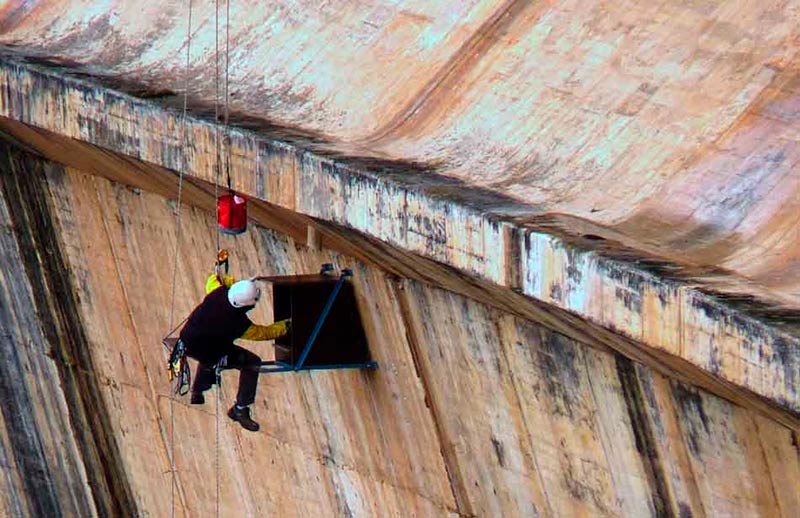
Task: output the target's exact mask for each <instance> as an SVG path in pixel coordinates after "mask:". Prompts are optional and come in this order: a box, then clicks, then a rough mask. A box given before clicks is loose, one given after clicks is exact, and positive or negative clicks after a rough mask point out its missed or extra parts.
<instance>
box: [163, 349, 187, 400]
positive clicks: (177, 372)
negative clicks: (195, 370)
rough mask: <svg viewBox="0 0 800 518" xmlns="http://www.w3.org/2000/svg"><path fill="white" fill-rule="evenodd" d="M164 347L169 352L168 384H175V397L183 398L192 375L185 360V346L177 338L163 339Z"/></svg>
mask: <svg viewBox="0 0 800 518" xmlns="http://www.w3.org/2000/svg"><path fill="white" fill-rule="evenodd" d="M163 343H164V346H165V347H166V348H167V349H168V350H169V349H170V348H171V351H170V354H169V361H168V362H167V376H168V377H169V381H170V383H172V382H173V381H175V380H177V381H176V382H175V388H174V389H173V390H174V392H175V395H177V396H185V395H186V394H188V393H189V386H190V385H191V384H192V374H191V371H190V370H189V362H188V361H187V360H186V346H185V345H184V344H183V342H182V341H181V340H180V339H179V338H164V341H163Z"/></svg>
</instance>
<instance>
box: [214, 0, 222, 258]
mask: <svg viewBox="0 0 800 518" xmlns="http://www.w3.org/2000/svg"><path fill="white" fill-rule="evenodd" d="M214 152H215V154H216V157H215V162H214V206H215V207H216V211H217V212H216V214H217V225H218V226H219V176H220V174H222V150H221V146H220V138H219V0H215V1H214ZM216 243H217V251H219V249H220V248H221V247H220V232H219V228H217V232H216Z"/></svg>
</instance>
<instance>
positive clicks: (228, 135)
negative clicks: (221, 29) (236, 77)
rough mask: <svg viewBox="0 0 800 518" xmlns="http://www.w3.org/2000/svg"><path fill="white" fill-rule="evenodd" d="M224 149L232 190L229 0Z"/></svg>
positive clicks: (229, 13) (228, 0)
mask: <svg viewBox="0 0 800 518" xmlns="http://www.w3.org/2000/svg"><path fill="white" fill-rule="evenodd" d="M225 8H226V14H225V150H226V151H227V155H226V157H225V158H226V160H225V173H226V175H227V177H228V190H229V191H230V190H232V188H231V132H230V126H229V121H230V108H229V103H228V101H229V99H230V95H229V93H228V77H229V75H228V73H229V70H230V63H231V54H230V41H231V2H230V0H225Z"/></svg>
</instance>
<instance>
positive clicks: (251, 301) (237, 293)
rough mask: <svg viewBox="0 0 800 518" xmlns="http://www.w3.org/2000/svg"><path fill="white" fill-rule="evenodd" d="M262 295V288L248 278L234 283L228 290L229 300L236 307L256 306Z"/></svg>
mask: <svg viewBox="0 0 800 518" xmlns="http://www.w3.org/2000/svg"><path fill="white" fill-rule="evenodd" d="M260 296H261V289H260V288H259V287H258V286H256V283H255V282H253V281H251V280H249V279H247V280H243V281H239V282H236V283H234V284H233V286H231V287H230V289H229V290H228V302H230V303H231V306H233V307H235V308H242V307H245V306H255V304H256V302H258V298H259V297H260Z"/></svg>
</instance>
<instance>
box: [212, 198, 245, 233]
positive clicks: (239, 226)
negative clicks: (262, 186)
mask: <svg viewBox="0 0 800 518" xmlns="http://www.w3.org/2000/svg"><path fill="white" fill-rule="evenodd" d="M217 225H219V229H220V230H221V231H222V232H224V233H225V234H233V235H236V234H241V233H242V232H244V231H245V230H247V200H246V199H245V198H242V197H241V196H239V195H238V194H225V195H222V196H220V197H219V200H217Z"/></svg>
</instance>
